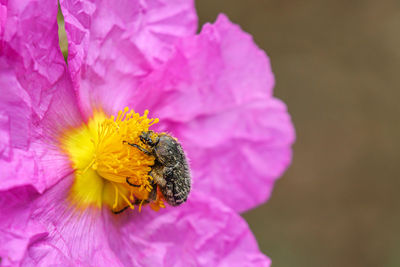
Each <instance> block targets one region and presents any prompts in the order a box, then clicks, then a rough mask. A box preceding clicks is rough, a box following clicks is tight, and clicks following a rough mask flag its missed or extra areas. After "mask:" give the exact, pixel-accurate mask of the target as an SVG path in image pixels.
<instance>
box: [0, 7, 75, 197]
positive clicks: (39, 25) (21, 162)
mask: <svg viewBox="0 0 400 267" xmlns="http://www.w3.org/2000/svg"><path fill="white" fill-rule="evenodd" d="M5 7H6V8H7V12H6V15H7V17H6V18H5V19H4V21H5V23H4V25H5V28H4V32H3V35H1V40H0V95H1V97H0V136H1V140H0V170H1V175H0V190H5V189H7V188H11V187H13V186H18V185H24V184H32V185H33V186H34V187H35V188H36V189H37V190H38V191H39V192H42V191H43V190H45V189H46V188H47V187H49V186H51V185H52V184H54V183H55V182H57V181H58V180H59V179H60V178H62V177H64V176H65V175H66V174H67V173H68V172H71V170H70V168H69V163H68V160H67V159H66V158H65V157H64V156H63V155H61V153H60V151H59V150H58V148H57V146H56V142H57V140H56V139H57V137H58V135H59V134H60V132H61V131H62V130H65V128H67V127H69V126H73V125H78V124H80V123H81V122H82V117H81V115H80V112H79V110H78V108H77V105H76V97H75V93H74V91H73V88H72V83H71V81H70V79H69V77H68V74H67V70H66V64H65V62H64V60H63V56H62V54H61V51H60V48H59V44H58V28H57V21H56V17H57V2H54V1H28V0H27V1H12V2H8V4H6V5H5ZM43 10H46V12H43Z"/></svg>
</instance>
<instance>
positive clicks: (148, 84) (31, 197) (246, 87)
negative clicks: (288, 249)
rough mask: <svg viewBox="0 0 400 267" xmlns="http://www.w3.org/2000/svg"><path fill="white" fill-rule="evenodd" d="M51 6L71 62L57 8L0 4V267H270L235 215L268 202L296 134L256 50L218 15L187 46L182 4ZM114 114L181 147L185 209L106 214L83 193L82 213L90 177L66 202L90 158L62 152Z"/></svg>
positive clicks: (41, 0) (192, 22) (189, 15)
mask: <svg viewBox="0 0 400 267" xmlns="http://www.w3.org/2000/svg"><path fill="white" fill-rule="evenodd" d="M61 8H62V11H63V14H64V16H65V28H66V32H67V36H68V42H69V43H68V45H69V46H68V50H69V55H68V65H66V64H65V62H64V60H63V56H62V54H61V51H60V49H59V44H58V33H57V30H58V28H57V20H56V16H57V1H50V0H38V1H30V0H13V1H7V0H0V92H1V97H0V107H1V109H0V170H1V175H0V257H1V259H2V261H1V263H2V264H3V265H4V266H16V265H22V266H49V265H61V266H136V265H139V266H159V265H164V266H197V265H206V266H215V265H221V266H225V265H226V266H235V265H236V266H246V265H254V266H269V264H270V261H269V259H268V258H267V257H266V256H265V255H263V254H262V253H261V252H260V251H259V249H258V246H257V243H256V241H255V238H254V237H253V235H252V234H251V232H250V230H249V228H248V226H247V224H246V223H245V221H244V220H243V219H242V218H241V217H240V216H239V215H238V212H243V211H245V210H248V209H251V208H253V207H255V206H257V205H259V204H261V203H263V202H264V201H266V200H267V199H268V197H269V196H270V193H271V191H272V188H273V183H274V181H275V180H276V179H277V178H278V177H279V176H281V174H282V173H283V172H284V170H285V169H286V168H287V166H288V165H289V163H290V160H291V145H292V143H293V141H294V129H293V126H292V123H291V121H290V117H289V115H288V113H287V111H286V107H285V105H284V104H283V103H282V102H281V101H279V100H277V99H275V98H274V97H273V96H272V89H273V85H274V78H273V74H272V72H271V69H270V64H269V60H268V58H267V56H266V55H265V53H264V52H263V51H262V50H260V49H259V48H258V47H257V46H256V45H255V44H254V42H253V40H252V39H251V37H250V36H249V35H248V34H246V33H244V32H242V30H241V29H240V28H239V27H238V26H236V25H234V24H232V23H231V22H230V21H229V20H228V19H227V18H226V17H225V16H224V15H220V16H219V17H218V19H217V21H216V22H215V23H214V24H206V25H205V26H204V27H203V28H202V30H201V33H200V34H198V35H196V34H195V31H196V27H197V18H196V13H195V10H194V4H193V2H192V1H187V0H155V1H150V0H149V1H129V0H126V1H120V2H118V3H116V2H115V1H95V3H92V2H91V1H79V0H75V1H73V0H70V1H68V0H64V1H61ZM125 106H128V107H130V108H133V109H134V110H135V111H136V112H138V113H139V114H143V113H144V110H145V109H148V110H150V115H151V116H152V117H157V118H159V120H160V122H159V123H158V124H156V125H154V126H153V129H154V130H156V131H167V132H170V133H171V134H173V135H174V136H175V137H177V138H178V140H179V141H180V143H181V144H182V146H183V148H184V150H185V152H186V154H187V157H188V158H189V159H190V165H191V171H192V180H193V184H192V191H191V194H190V195H189V199H188V201H187V203H185V204H182V205H181V206H179V207H176V208H172V207H166V208H165V209H161V210H160V211H159V212H154V211H152V210H151V209H149V208H148V207H143V209H142V211H141V212H140V213H139V212H137V211H136V210H134V211H130V210H128V211H125V212H123V213H121V214H118V215H115V214H112V213H111V212H110V205H102V203H103V204H104V203H107V200H103V199H102V198H101V199H100V200H99V201H100V202H98V203H100V208H98V207H95V208H93V207H92V206H96V205H95V204H96V203H97V202H96V203H94V202H93V201H92V200H93V199H97V198H96V197H94V198H91V196H87V198H88V199H89V200H88V202H89V204H90V208H85V209H81V208H82V206H80V203H79V201H82V203H83V202H85V201H86V196H85V195H84V194H83V195H82V192H84V193H85V192H94V191H93V190H95V187H96V186H97V184H96V183H94V182H93V181H92V180H90V179H88V180H81V182H82V181H83V184H84V185H82V186H81V187H80V189H79V190H81V191H79V192H80V193H81V195H79V196H80V197H81V198H80V199H79V200H71V195H73V196H76V195H74V194H75V193H73V192H72V191H73V189H71V188H74V186H75V185H76V183H77V180H78V179H80V178H79V177H81V176H82V177H83V176H84V175H86V173H85V172H86V171H87V169H85V170H83V168H80V167H79V166H78V167H77V165H79V164H80V163H81V162H84V159H82V157H84V156H85V155H87V152H85V151H86V149H89V150H90V149H93V148H92V147H93V143H91V142H90V140H89V141H88V142H83V141H82V140H86V139H79V140H80V141H79V145H78V146H76V147H75V146H74V145H71V144H70V142H72V143H73V142H75V141H74V140H75V139H74V138H75V137H74V135H73V134H71V133H72V132H74V129H89V130H90V129H93V128H90V126H87V124H88V125H89V124H90V122H91V120H93V116H94V113H96V112H97V111H96V110H101V112H100V113H101V114H106V115H107V116H109V115H116V114H117V113H118V111H119V110H122V109H124V107H125ZM80 127H81V128H80ZM82 127H83V128H82ZM93 127H94V126H93ZM96 127H97V126H96ZM71 129H72V130H71ZM71 131H72V132H71ZM65 136H67V137H65ZM71 136H73V137H71ZM93 138H94V137H93ZM65 140H67V141H65ZM71 140H72V141H71ZM92 141H93V139H92ZM93 142H94V143H96V142H97V141H96V140H94V141H93ZM71 146H73V147H74V148H73V149H72V148H71ZM66 147H67V148H66ZM74 149H76V150H74ZM66 150H67V152H66ZM76 151H78V152H76ZM82 151H83V152H82ZM79 153H81V154H79ZM85 153H86V154H85ZM89 154H90V153H89ZM71 155H72V156H71ZM82 155H83V156H82ZM90 155H92V154H90ZM81 156H82V157H81ZM74 157H75V158H74ZM77 159H78V160H77ZM91 164H92V165H90V166H89V165H88V169H90V170H89V171H88V172H91V173H93V175H94V176H96V179H100V180H101V179H102V178H101V177H100V176H98V172H99V170H97V172H96V168H95V167H94V163H93V162H92V163H91ZM92 169H93V170H92ZM99 177H100V178H99ZM86 178H87V177H86ZM100 183H101V185H103V182H100ZM85 190H87V191H85ZM116 190H117V189H116ZM101 192H102V193H101V195H99V196H102V197H103V196H106V197H107V196H112V198H113V196H114V195H113V194H114V193H112V194H111V193H110V194H108V193H107V194H106V193H104V192H106V189H105V186H104V189H103V187H102V189H101ZM112 192H113V191H112ZM115 196H117V198H118V197H119V196H118V193H115ZM106 197H104V198H106ZM121 197H122V196H121ZM102 201H103V202H102ZM113 201H114V200H113ZM120 201H123V200H120ZM98 203H97V204H98ZM110 203H113V202H110ZM92 204H93V205H92ZM77 206H78V208H77ZM77 209H80V212H77Z"/></svg>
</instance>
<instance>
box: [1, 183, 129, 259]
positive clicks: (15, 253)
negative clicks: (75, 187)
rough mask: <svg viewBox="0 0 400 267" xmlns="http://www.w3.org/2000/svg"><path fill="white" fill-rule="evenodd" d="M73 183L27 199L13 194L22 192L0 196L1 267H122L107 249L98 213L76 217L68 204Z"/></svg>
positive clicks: (90, 212) (104, 232) (56, 186)
mask: <svg viewBox="0 0 400 267" xmlns="http://www.w3.org/2000/svg"><path fill="white" fill-rule="evenodd" d="M71 183H72V176H69V177H65V179H63V180H62V181H60V182H59V183H58V184H56V185H55V186H53V187H52V188H51V189H49V190H47V191H46V192H44V193H43V194H42V195H38V194H36V196H35V197H32V196H27V197H25V199H21V197H20V196H16V193H15V192H13V193H11V192H12V191H21V190H22V189H13V190H10V191H9V192H1V193H0V211H1V213H0V214H1V219H0V222H1V224H0V231H1V232H2V234H1V235H0V236H1V238H2V239H4V240H5V241H6V242H1V244H0V257H1V258H2V259H3V261H4V264H5V265H7V263H10V264H11V263H13V264H14V265H22V266H49V265H52V266H53V265H57V264H58V265H59V266H122V264H121V263H120V262H119V260H118V258H116V257H115V255H114V253H113V252H112V251H111V249H110V248H109V247H108V242H107V232H106V231H104V223H103V222H104V221H103V220H102V217H101V212H100V211H94V210H87V211H85V212H82V213H80V212H78V211H75V210H74V209H73V208H72V207H71V206H70V204H69V203H68V202H67V198H68V193H69V188H70V185H71ZM31 194H32V193H31ZM14 202H15V203H17V204H14ZM10 203H11V204H12V205H11V206H10V205H9V204H10ZM108 212H109V211H108ZM6 214H7V215H9V214H12V216H6ZM4 240H3V241H4Z"/></svg>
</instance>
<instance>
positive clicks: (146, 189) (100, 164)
mask: <svg viewBox="0 0 400 267" xmlns="http://www.w3.org/2000/svg"><path fill="white" fill-rule="evenodd" d="M148 114H149V111H148V110H146V111H145V112H144V114H143V116H140V115H139V114H138V113H136V112H134V110H130V109H129V108H128V107H126V108H124V109H123V110H121V111H119V112H118V114H117V116H116V117H115V116H109V117H108V116H106V115H105V114H104V112H102V111H99V110H97V111H95V112H94V114H93V116H92V117H91V118H90V119H89V121H88V123H87V124H84V125H82V126H80V127H78V128H73V129H69V130H67V131H66V132H65V134H64V135H63V136H62V137H61V138H60V143H61V148H62V150H63V151H64V152H65V153H66V154H67V155H68V157H69V159H70V161H71V165H72V168H73V169H74V170H75V180H74V184H73V186H72V188H71V192H70V196H69V199H70V201H71V203H73V204H74V205H75V206H76V207H78V208H87V207H89V206H95V207H98V208H100V207H101V206H103V205H107V206H109V207H110V208H111V209H112V210H113V211H118V210H122V209H123V208H124V207H126V205H128V206H129V207H130V208H131V209H134V204H133V201H134V200H135V199H142V202H141V203H140V205H139V211H140V210H141V206H142V204H143V202H144V200H146V199H148V197H149V193H150V192H151V191H152V190H153V187H152V186H151V184H150V181H151V180H152V179H153V178H152V177H151V176H150V175H149V172H150V171H151V166H153V165H154V160H155V158H154V157H153V156H151V155H147V154H145V153H143V152H142V151H140V150H139V149H138V148H136V147H134V146H131V145H130V144H136V145H139V146H141V147H142V148H144V149H146V150H151V148H150V147H148V146H147V145H145V144H143V143H142V142H141V141H140V138H139V136H140V134H141V133H142V132H146V131H149V127H150V126H152V125H154V124H156V123H157V122H158V119H152V118H148V117H147V116H148ZM127 179H129V182H130V183H131V184H134V185H137V187H136V186H131V185H129V184H128V183H127Z"/></svg>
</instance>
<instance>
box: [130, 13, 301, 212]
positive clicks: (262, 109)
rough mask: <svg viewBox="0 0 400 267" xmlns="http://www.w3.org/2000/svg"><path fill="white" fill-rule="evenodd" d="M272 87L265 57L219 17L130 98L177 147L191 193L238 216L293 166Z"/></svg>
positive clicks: (289, 133) (284, 119)
mask: <svg viewBox="0 0 400 267" xmlns="http://www.w3.org/2000/svg"><path fill="white" fill-rule="evenodd" d="M273 85H274V78H273V74H272V71H271V67H270V64H269V60H268V58H267V56H266V55H265V53H264V52H263V51H262V50H260V49H259V48H258V47H257V46H256V45H255V44H254V42H253V40H252V39H251V37H250V36H249V35H248V34H246V33H244V32H242V31H241V30H240V28H239V27H238V26H236V25H234V24H232V23H231V22H229V20H228V19H227V18H226V17H225V16H224V15H221V16H219V17H218V19H217V21H216V23H215V24H214V25H209V24H207V25H205V26H204V27H203V30H202V32H201V33H200V35H199V36H194V37H188V38H184V39H183V40H182V41H181V42H180V43H179V44H178V45H177V48H176V52H175V54H174V56H173V57H171V59H170V60H169V61H168V62H167V63H166V64H165V65H164V66H163V67H162V68H160V69H159V70H157V71H155V72H154V73H152V74H151V75H150V76H149V77H147V79H146V80H145V82H144V83H143V84H142V85H141V89H140V91H139V92H140V93H139V94H138V95H136V96H135V97H134V98H133V99H134V101H135V103H136V104H137V105H136V106H135V109H136V110H138V111H141V110H143V109H145V108H147V109H149V110H151V111H152V113H153V114H152V116H155V117H158V118H160V123H159V124H157V125H156V127H157V129H158V130H160V131H167V132H170V133H172V134H173V135H175V136H176V137H177V138H178V139H179V140H180V141H181V143H182V144H183V147H184V149H185V151H186V152H187V155H188V157H189V158H190V159H191V167H192V171H193V180H194V182H193V183H194V187H193V189H194V190H199V191H200V190H201V191H204V192H209V193H210V194H212V195H214V196H216V197H218V198H219V199H221V200H222V201H224V202H225V203H226V204H227V205H229V206H230V207H232V208H233V209H235V210H237V211H244V210H247V209H249V208H252V207H254V206H256V205H258V204H260V203H262V202H263V201H265V200H266V199H267V198H268V197H269V195H270V193H271V191H272V188H273V183H274V181H275V179H277V178H278V177H279V176H281V175H282V173H283V172H284V170H285V169H286V168H287V166H288V165H289V163H290V160H291V153H292V152H291V145H292V144H293V142H294V138H295V134H294V128H293V125H292V123H291V120H290V117H289V115H288V113H287V110H286V106H285V105H284V104H283V103H282V102H281V101H279V100H277V99H275V98H273V97H272V87H273ZM132 101H133V100H132Z"/></svg>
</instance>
